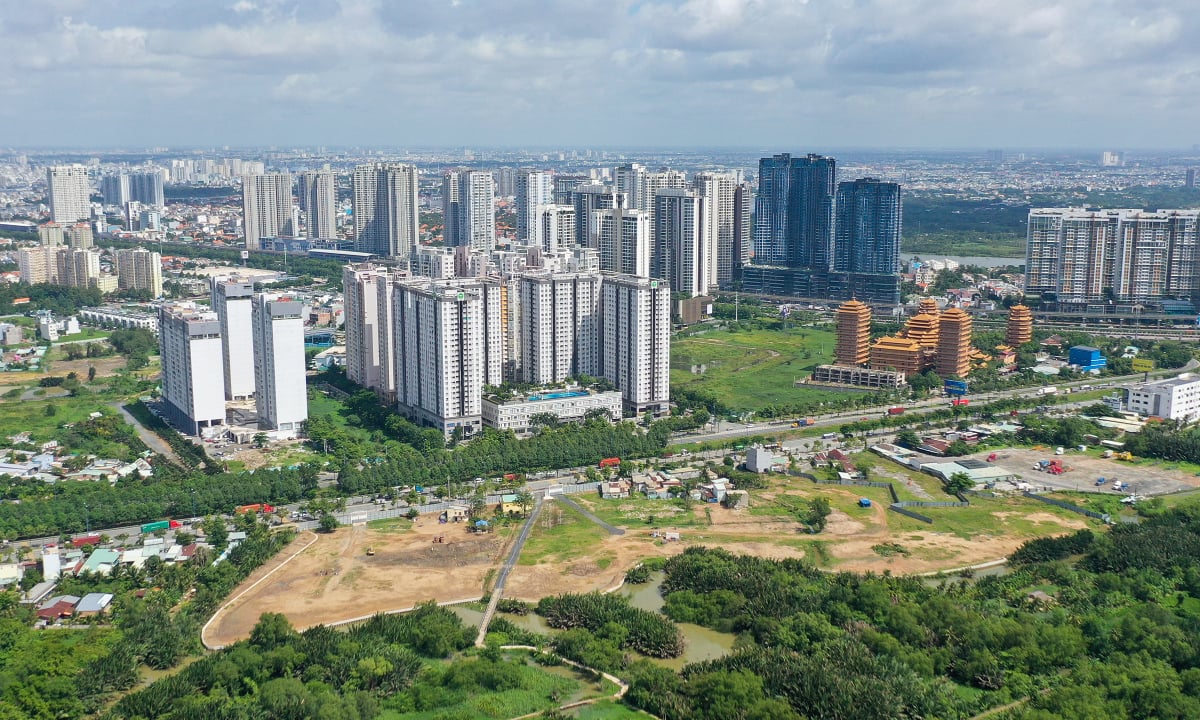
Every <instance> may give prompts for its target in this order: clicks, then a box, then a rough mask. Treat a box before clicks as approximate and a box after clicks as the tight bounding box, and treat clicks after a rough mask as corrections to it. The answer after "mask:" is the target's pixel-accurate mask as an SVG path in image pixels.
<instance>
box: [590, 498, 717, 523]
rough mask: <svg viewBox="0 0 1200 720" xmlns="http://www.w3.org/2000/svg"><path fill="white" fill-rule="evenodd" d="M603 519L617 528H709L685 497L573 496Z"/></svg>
mask: <svg viewBox="0 0 1200 720" xmlns="http://www.w3.org/2000/svg"><path fill="white" fill-rule="evenodd" d="M571 499H572V500H574V501H575V502H577V503H579V504H580V505H582V506H584V507H585V508H587V509H588V510H590V511H591V512H592V513H594V514H595V515H596V517H598V518H600V519H601V520H603V521H605V522H607V523H611V524H613V525H616V526H617V527H645V528H662V527H707V526H708V521H707V520H705V519H704V518H701V517H697V516H695V515H693V514H691V513H688V512H685V511H684V509H683V507H682V501H681V500H651V499H649V498H647V497H646V496H644V495H638V494H634V496H633V497H628V498H624V499H621V500H605V499H602V498H600V497H598V496H588V497H586V498H582V497H579V496H575V497H573V498H571Z"/></svg>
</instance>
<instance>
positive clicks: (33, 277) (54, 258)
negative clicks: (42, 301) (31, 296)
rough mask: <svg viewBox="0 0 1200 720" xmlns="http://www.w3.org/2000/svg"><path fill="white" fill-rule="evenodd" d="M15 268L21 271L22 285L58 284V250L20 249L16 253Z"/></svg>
mask: <svg viewBox="0 0 1200 720" xmlns="http://www.w3.org/2000/svg"><path fill="white" fill-rule="evenodd" d="M17 267H18V268H19V269H20V271H21V282H23V283H29V284H30V285H32V284H34V283H51V284H55V283H57V282H58V248H57V247H54V246H42V247H34V248H22V249H20V250H18V251H17Z"/></svg>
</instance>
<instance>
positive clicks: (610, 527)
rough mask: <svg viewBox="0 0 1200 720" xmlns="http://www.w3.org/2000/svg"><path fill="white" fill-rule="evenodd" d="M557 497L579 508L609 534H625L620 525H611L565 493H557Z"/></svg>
mask: <svg viewBox="0 0 1200 720" xmlns="http://www.w3.org/2000/svg"><path fill="white" fill-rule="evenodd" d="M555 497H556V498H558V499H559V500H560V501H562V502H564V503H566V504H567V505H570V506H571V507H573V508H575V509H576V510H578V511H579V514H580V515H583V516H584V517H585V518H587V519H588V520H591V521H592V522H594V523H596V524H597V525H599V526H600V527H602V528H604V529H605V530H607V531H608V534H609V535H624V534H625V531H624V530H622V529H621V528H619V527H616V526H615V525H610V524H608V523H606V522H604V521H603V520H601V519H600V518H598V517H596V516H595V515H594V514H592V513H591V512H589V511H588V510H586V509H584V507H583V506H582V505H580V504H579V503H577V502H575V501H574V500H572V499H571V498H569V497H566V496H565V495H555Z"/></svg>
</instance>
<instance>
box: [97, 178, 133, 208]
mask: <svg viewBox="0 0 1200 720" xmlns="http://www.w3.org/2000/svg"><path fill="white" fill-rule="evenodd" d="M100 194H101V195H103V196H104V204H105V205H115V206H116V207H119V208H123V207H125V203H127V202H129V176H128V175H126V174H125V173H114V174H112V175H105V176H104V177H102V178H100Z"/></svg>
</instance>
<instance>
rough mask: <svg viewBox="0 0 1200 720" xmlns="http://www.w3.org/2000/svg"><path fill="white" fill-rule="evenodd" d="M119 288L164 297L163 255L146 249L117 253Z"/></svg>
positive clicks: (119, 251)
mask: <svg viewBox="0 0 1200 720" xmlns="http://www.w3.org/2000/svg"><path fill="white" fill-rule="evenodd" d="M117 287H119V288H120V289H122V290H149V291H150V296H151V297H155V298H157V297H162V255H159V254H158V253H156V252H151V251H150V250H147V249H146V248H134V249H131V250H118V251H117Z"/></svg>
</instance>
